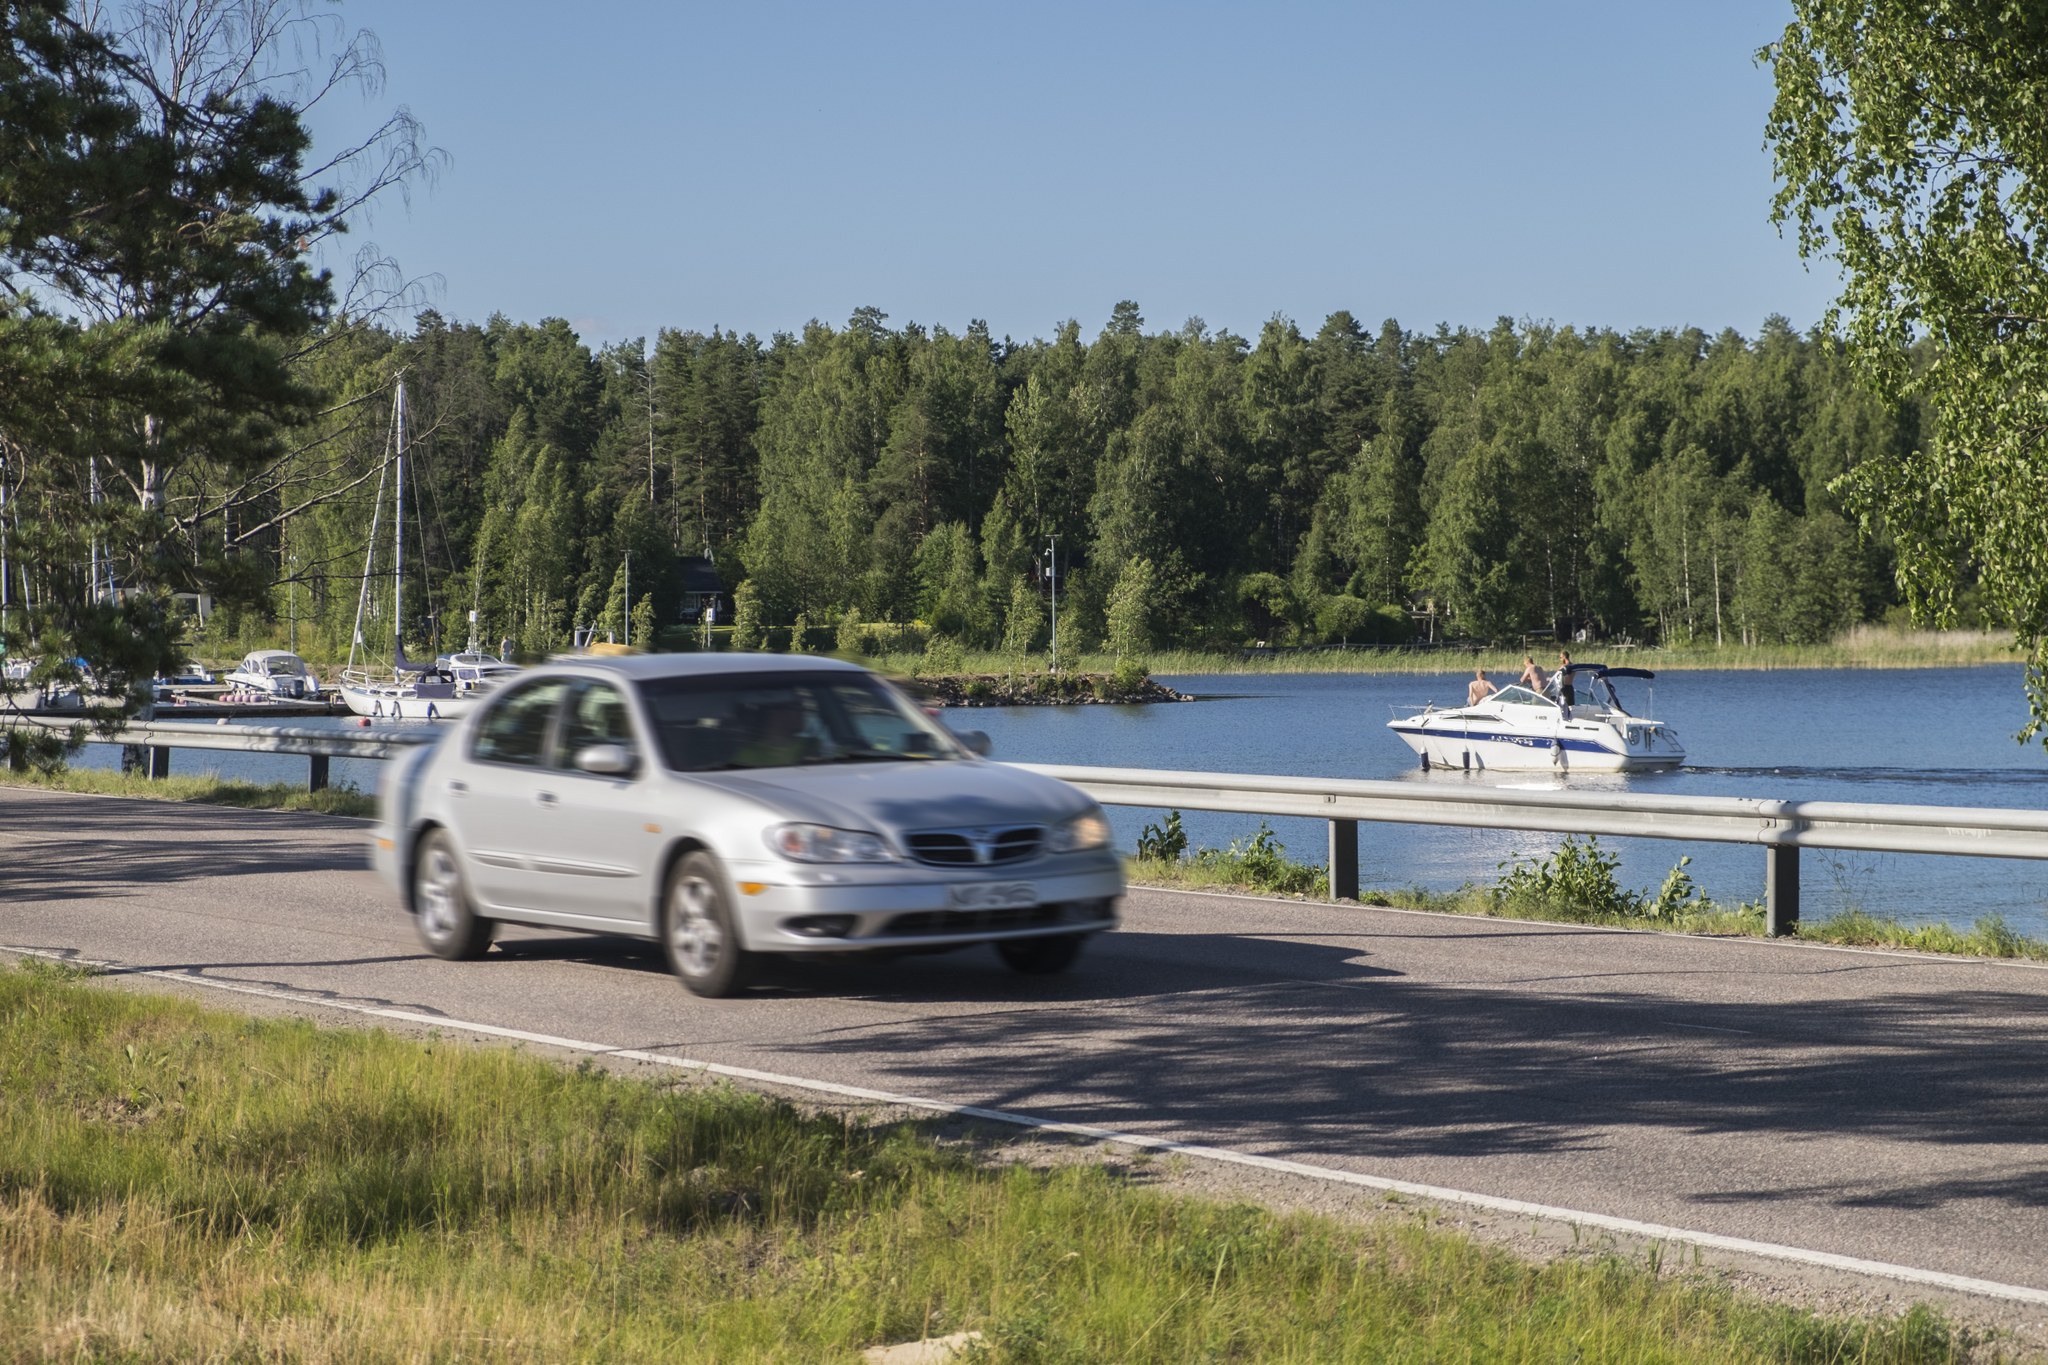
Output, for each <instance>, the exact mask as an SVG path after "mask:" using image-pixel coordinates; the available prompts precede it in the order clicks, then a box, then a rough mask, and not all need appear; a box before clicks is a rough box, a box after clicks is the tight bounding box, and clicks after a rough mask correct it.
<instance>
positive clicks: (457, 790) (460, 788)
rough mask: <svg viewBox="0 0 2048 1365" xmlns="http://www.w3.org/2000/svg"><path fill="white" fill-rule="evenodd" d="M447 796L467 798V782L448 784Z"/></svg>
mask: <svg viewBox="0 0 2048 1365" xmlns="http://www.w3.org/2000/svg"><path fill="white" fill-rule="evenodd" d="M448 794H449V795H450V796H467V795H469V784H468V783H467V782H450V783H449V784H448Z"/></svg>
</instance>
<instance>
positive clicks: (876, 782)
mask: <svg viewBox="0 0 2048 1365" xmlns="http://www.w3.org/2000/svg"><path fill="white" fill-rule="evenodd" d="M696 777H697V780H700V781H702V782H704V783H706V784H708V785H710V786H714V787H718V788H721V789H722V790H725V791H729V792H731V793H732V794H733V795H735V796H740V797H745V798H748V799H750V800H753V801H756V802H758V803H760V804H761V805H763V806H766V807H768V808H769V809H771V810H773V811H775V812H777V813H778V814H780V815H782V816H783V817H784V818H785V819H789V820H803V821H809V822H812V823H815V824H820V825H831V826H833V827H834V828H837V829H865V830H875V831H876V832H878V833H879V832H884V831H886V832H889V833H902V832H904V831H907V830H916V829H953V828H960V827H966V826H976V825H1003V824H1019V825H1049V824H1056V823H1058V822H1060V821H1062V820H1070V819H1072V818H1074V817H1075V816H1077V815H1081V814H1084V813H1085V812H1087V811H1089V810H1091V809H1093V808H1094V805H1095V803H1094V802H1093V801H1092V800H1090V799H1089V798H1088V797H1087V796H1086V795H1084V794H1083V793H1082V792H1080V791H1078V790H1076V789H1075V788H1073V787H1070V786H1068V785H1067V784H1066V783H1064V782H1060V781H1057V780H1055V779H1053V778H1050V777H1042V776H1040V775H1039V774H1037V773H1027V772H1025V771H1023V770H1022V769H1021V768H1012V767H1008V766H1006V765H1004V764H1001V763H979V762H969V761H965V760H959V761H945V762H909V763H839V764H828V765H816V766H811V767H802V768H776V769H769V770H762V771H756V772H746V773H703V774H698V775H696Z"/></svg>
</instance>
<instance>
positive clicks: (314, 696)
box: [221, 649, 320, 701]
mask: <svg viewBox="0 0 2048 1365" xmlns="http://www.w3.org/2000/svg"><path fill="white" fill-rule="evenodd" d="M221 681H222V682H224V683H226V684H227V685H228V691H229V693H230V694H233V693H237V692H246V693H251V694H253V695H256V696H259V697H263V698H267V699H269V700H272V701H318V700H320V679H318V678H316V677H314V676H313V674H312V673H311V672H310V671H309V670H308V669H307V668H306V661H305V660H304V659H301V658H300V657H299V656H298V655H296V654H294V653H292V652H291V651H290V650H288V649H258V650H254V651H251V652H250V653H249V655H248V656H247V657H245V658H244V659H243V660H242V662H240V663H238V664H236V665H235V666H234V668H233V669H232V670H231V671H230V672H229V673H228V674H227V676H226V677H224V678H222V679H221Z"/></svg>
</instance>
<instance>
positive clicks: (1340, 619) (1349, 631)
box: [1316, 593, 1373, 644]
mask: <svg viewBox="0 0 2048 1365" xmlns="http://www.w3.org/2000/svg"><path fill="white" fill-rule="evenodd" d="M1372 620H1373V609H1372V607H1371V606H1370V605H1369V604H1368V603H1365V602H1362V601H1360V600H1359V599H1358V598H1356V597H1346V596H1344V595H1343V594H1341V593H1339V594H1336V595H1334V596H1330V597H1325V598H1323V599H1321V600H1320V601H1318V602H1317V603H1316V633H1317V634H1318V635H1320V636H1322V638H1323V639H1324V640H1326V641H1331V642H1334V643H1339V644H1343V643H1348V642H1350V641H1352V640H1359V639H1363V638H1364V636H1365V633H1366V628H1367V626H1368V625H1369V624H1370V623H1371V622H1372Z"/></svg>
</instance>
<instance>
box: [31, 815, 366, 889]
mask: <svg viewBox="0 0 2048 1365" xmlns="http://www.w3.org/2000/svg"><path fill="white" fill-rule="evenodd" d="M362 837H363V836H362V834H360V833H358V832H356V831H354V830H345V831H337V830H336V829H335V827H334V825H333V824H332V822H331V820H330V819H328V818H327V817H321V816H307V817H300V816H298V815H296V814H295V813H292V812H287V811H265V812H262V813H261V816H260V823H259V821H257V820H252V819H251V813H250V812H248V811H245V810H237V809H235V808H233V807H228V806H206V805H199V804H194V803H187V802H174V801H141V800H133V801H110V800H108V799H106V798H103V797H81V796H69V795H66V794H62V793H49V794H40V793H39V794H38V795H37V797H36V798H35V799H34V802H33V804H30V803H28V802H0V849H4V850H5V853H4V856H0V900H53V901H56V900H79V899H92V898H100V897H118V896H135V895H142V894H146V893H147V891H148V889H149V888H150V887H151V886H152V885H162V884H164V883H167V882H183V881H193V880H197V879H201V878H209V877H234V876H242V875H257V874H287V875H288V874H291V873H298V872H336V871H350V870H355V869H360V868H364V867H367V866H369V856H368V852H367V849H366V848H365V847H364V845H363V843H362Z"/></svg>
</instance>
